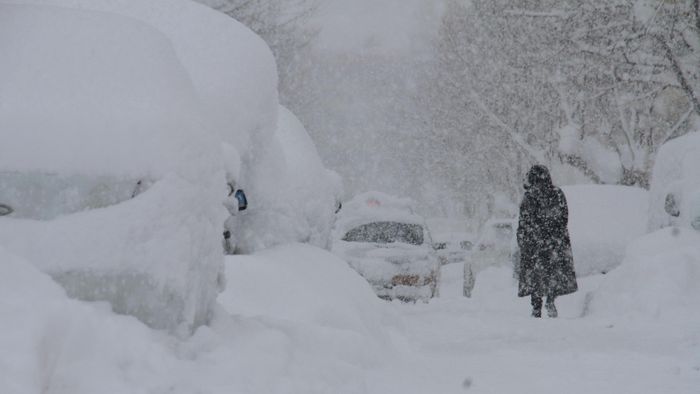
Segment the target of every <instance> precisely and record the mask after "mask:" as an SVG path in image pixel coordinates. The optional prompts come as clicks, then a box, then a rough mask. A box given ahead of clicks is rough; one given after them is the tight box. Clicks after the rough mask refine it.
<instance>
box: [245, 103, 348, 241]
mask: <svg viewBox="0 0 700 394" xmlns="http://www.w3.org/2000/svg"><path fill="white" fill-rule="evenodd" d="M265 154H266V155H267V156H268V158H267V159H266V160H263V161H262V162H261V165H260V167H259V168H258V169H257V170H256V172H257V174H258V176H257V178H258V179H257V181H256V184H255V186H254V188H253V189H251V192H250V200H251V204H252V205H251V209H250V210H249V211H247V212H245V213H244V214H243V215H241V218H240V223H241V231H242V235H241V242H240V248H241V250H242V251H244V252H252V251H255V250H261V249H264V248H267V247H270V246H273V245H278V244H282V243H289V242H305V243H310V244H312V245H316V246H318V247H321V248H325V249H328V248H330V232H331V227H332V225H333V221H334V220H335V215H334V214H335V210H336V206H337V203H338V201H339V199H340V193H341V187H342V185H341V181H340V177H339V176H338V175H337V174H336V173H334V172H332V171H330V170H328V169H326V168H325V167H324V165H323V163H322V162H321V158H320V157H319V155H318V151H317V150H316V146H315V145H314V143H313V141H312V140H311V137H309V134H308V133H307V132H306V129H304V126H303V125H302V124H301V122H300V121H299V120H298V119H297V118H296V116H294V114H293V113H291V112H290V111H289V110H287V109H286V108H284V107H282V106H280V107H279V117H278V124H277V131H276V132H275V135H274V140H273V141H272V143H271V144H270V145H269V146H268V149H267V152H266V153H265Z"/></svg>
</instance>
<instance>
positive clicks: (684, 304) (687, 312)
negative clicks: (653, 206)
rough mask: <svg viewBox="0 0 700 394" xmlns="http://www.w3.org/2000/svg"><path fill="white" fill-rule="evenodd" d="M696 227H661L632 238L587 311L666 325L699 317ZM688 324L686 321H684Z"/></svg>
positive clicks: (699, 258)
mask: <svg viewBox="0 0 700 394" xmlns="http://www.w3.org/2000/svg"><path fill="white" fill-rule="evenodd" d="M699 283H700V232H698V231H695V230H693V229H690V228H677V227H676V228H665V229H661V230H658V231H656V232H654V233H651V234H648V235H645V236H643V237H640V238H638V239H636V240H635V241H634V242H632V243H631V244H630V245H629V247H628V248H627V254H626V256H625V260H624V262H623V263H622V265H621V266H620V267H618V268H617V269H616V270H614V271H613V272H611V273H610V274H609V275H608V277H607V278H606V281H605V283H604V284H603V285H602V286H601V288H600V289H599V290H598V291H597V292H596V293H595V297H594V298H593V302H592V305H591V312H592V313H594V314H597V315H602V316H608V317H612V318H630V319H633V320H639V319H642V320H645V319H649V318H651V319H654V320H658V321H662V322H664V323H666V324H669V325H683V322H689V321H693V320H695V321H696V322H697V319H698V317H700V286H698V284H699ZM686 324H687V323H686Z"/></svg>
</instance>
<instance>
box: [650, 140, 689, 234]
mask: <svg viewBox="0 0 700 394" xmlns="http://www.w3.org/2000/svg"><path fill="white" fill-rule="evenodd" d="M649 193H650V202H649V203H650V206H649V224H648V229H649V231H656V230H658V229H660V228H663V227H667V226H676V227H691V228H693V229H695V230H698V231H700V132H691V133H689V134H686V135H684V136H682V137H679V138H676V139H673V140H671V141H668V142H667V143H665V144H664V145H663V146H662V147H661V149H659V153H658V154H657V156H656V162H655V163H654V169H653V173H652V177H651V187H650V191H649Z"/></svg>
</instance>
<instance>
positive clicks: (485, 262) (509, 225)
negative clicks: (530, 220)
mask: <svg viewBox="0 0 700 394" xmlns="http://www.w3.org/2000/svg"><path fill="white" fill-rule="evenodd" d="M516 227H517V221H516V220H514V219H510V218H491V219H489V220H487V221H486V223H484V225H483V226H482V228H481V234H480V235H479V238H478V240H477V241H476V244H475V245H474V246H473V247H472V251H471V253H469V254H468V255H467V258H466V259H465V260H464V282H463V295H464V296H465V297H470V296H471V292H472V289H473V288H474V284H475V279H476V274H477V273H478V272H479V271H481V270H483V269H484V268H486V267H491V266H498V265H504V264H512V243H513V238H514V237H515V228H516Z"/></svg>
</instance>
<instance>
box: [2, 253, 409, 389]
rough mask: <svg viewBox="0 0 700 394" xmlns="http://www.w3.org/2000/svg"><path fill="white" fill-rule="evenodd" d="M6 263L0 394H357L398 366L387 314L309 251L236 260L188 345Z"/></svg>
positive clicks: (361, 286) (10, 260)
mask: <svg viewBox="0 0 700 394" xmlns="http://www.w3.org/2000/svg"><path fill="white" fill-rule="evenodd" d="M0 261H2V264H0V316H2V317H3V322H7V323H8V324H4V325H3V331H2V332H3V335H2V336H0V371H1V372H0V376H1V377H2V378H1V379H0V392H2V393H18V394H22V393H27V394H30V393H31V394H33V393H39V392H66V393H74V394H83V393H84V394H87V393H96V392H108V393H166V392H169V393H183V394H184V393H194V392H206V393H220V392H221V393H223V392H226V393H265V392H273V393H328V392H334V393H362V392H372V391H374V390H373V389H372V387H373V384H372V381H371V378H372V376H373V375H379V373H377V372H376V371H377V370H378V369H379V368H382V367H385V366H387V365H392V364H393V363H394V362H395V361H396V360H401V359H402V357H401V356H400V355H398V354H396V349H395V348H394V345H393V344H392V342H393V340H394V339H396V338H397V337H395V335H393V332H391V331H388V330H387V326H390V327H391V326H394V327H396V324H397V321H396V320H394V319H392V317H393V316H394V315H393V314H392V313H390V312H391V310H390V307H391V306H390V305H388V304H385V303H383V302H381V301H380V300H379V299H377V298H376V297H375V296H374V294H373V293H372V291H371V290H370V289H369V287H368V285H367V283H366V282H365V281H364V280H363V279H361V278H359V277H358V276H357V274H355V273H354V272H353V271H352V270H350V269H349V268H347V265H346V264H345V263H343V262H342V261H339V260H337V259H335V258H333V256H330V255H329V254H328V253H326V252H324V251H322V250H319V249H315V248H312V247H308V246H303V245H291V246H286V247H283V248H279V249H275V250H272V251H269V252H265V253H263V254H260V255H256V256H235V257H230V258H229V260H228V262H227V266H228V267H227V268H228V274H229V277H228V279H229V281H230V282H231V283H232V286H231V288H232V290H234V291H233V292H227V293H223V294H222V295H221V300H220V301H221V303H222V304H223V308H218V309H217V313H216V314H215V317H214V319H213V321H212V324H211V325H210V326H201V327H199V329H198V330H197V331H196V332H195V334H194V335H193V336H191V337H189V338H187V339H184V340H178V339H176V338H174V337H171V336H167V335H165V334H164V333H162V332H156V331H153V330H150V329H148V327H146V326H144V325H143V324H141V323H140V322H139V321H137V320H136V319H134V318H132V317H128V316H117V315H114V314H113V313H111V312H110V311H109V307H108V306H106V305H104V304H100V303H93V304H89V303H85V302H81V301H76V300H71V299H69V298H67V296H66V295H65V294H64V292H63V290H62V289H61V288H60V287H59V286H57V285H56V284H55V283H54V282H53V281H52V280H51V279H50V278H49V277H48V276H46V275H45V274H43V273H41V272H39V271H38V270H36V269H35V268H34V267H33V266H32V265H31V264H30V263H29V262H27V261H23V260H22V259H21V258H18V257H16V256H13V255H11V254H8V253H6V252H5V251H4V250H3V249H2V248H0ZM226 310H228V311H230V312H232V313H234V314H233V315H231V314H230V313H229V312H227V311H226ZM393 379H398V378H395V377H388V378H385V379H384V380H393Z"/></svg>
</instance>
